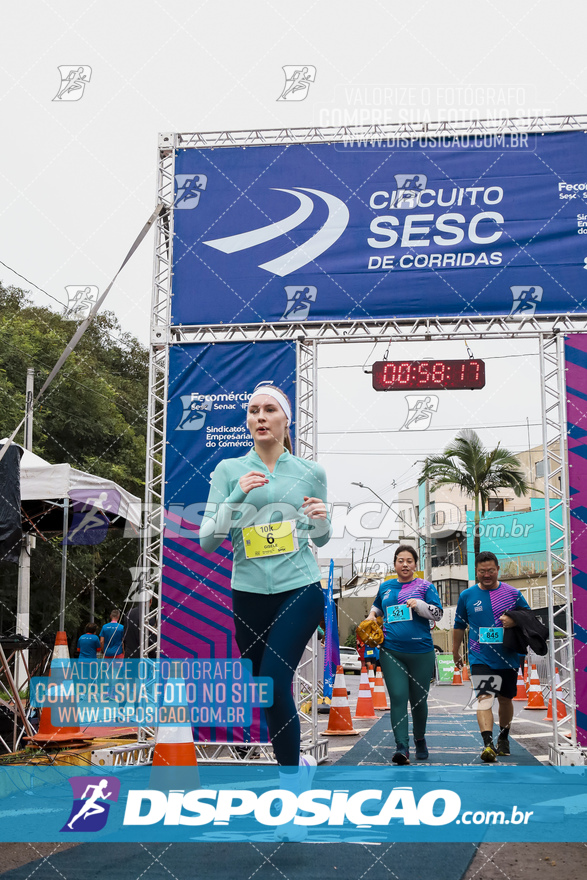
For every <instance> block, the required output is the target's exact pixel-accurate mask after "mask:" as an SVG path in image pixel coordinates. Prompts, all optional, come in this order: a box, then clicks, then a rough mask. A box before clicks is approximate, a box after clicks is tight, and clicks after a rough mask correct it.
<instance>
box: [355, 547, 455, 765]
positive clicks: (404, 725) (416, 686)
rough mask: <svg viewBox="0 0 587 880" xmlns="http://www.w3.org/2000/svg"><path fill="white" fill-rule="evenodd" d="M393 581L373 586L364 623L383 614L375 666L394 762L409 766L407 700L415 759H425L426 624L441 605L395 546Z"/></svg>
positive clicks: (429, 651) (409, 552)
mask: <svg viewBox="0 0 587 880" xmlns="http://www.w3.org/2000/svg"><path fill="white" fill-rule="evenodd" d="M393 563H394V566H395V571H396V575H397V577H395V578H393V579H391V578H388V579H386V580H385V581H383V583H382V584H381V586H380V587H379V592H378V593H377V596H376V598H375V601H374V602H373V607H372V608H371V611H370V613H369V616H368V618H367V620H375V619H376V618H377V617H381V616H383V636H384V638H383V643H382V645H381V646H380V651H379V662H380V664H381V670H382V672H383V678H384V679H385V684H386V685H387V690H388V691H389V702H390V707H391V712H390V714H391V727H392V730H393V734H394V737H395V754H394V755H393V757H392V761H393V762H394V763H395V764H400V765H401V764H409V763H410V752H409V746H408V740H409V738H408V700H409V701H410V706H411V709H412V722H413V733H414V740H415V745H416V758H417V759H418V760H419V761H425V760H426V759H427V758H428V756H429V755H428V746H427V745H426V722H427V720H428V691H429V690H430V680H431V679H432V677H433V676H434V663H435V653H434V644H433V642H432V634H431V632H430V621H431V620H434V621H437V620H440V619H441V617H442V604H441V602H440V597H439V595H438V593H437V591H436V587H435V586H434V585H433V584H431V583H429V582H428V581H424V580H422V579H421V578H416V577H414V572H415V570H416V565H417V564H418V555H417V553H416V551H415V549H414V548H413V547H412V546H410V545H409V544H400V546H399V547H398V548H397V550H396V551H395V556H394V559H393Z"/></svg>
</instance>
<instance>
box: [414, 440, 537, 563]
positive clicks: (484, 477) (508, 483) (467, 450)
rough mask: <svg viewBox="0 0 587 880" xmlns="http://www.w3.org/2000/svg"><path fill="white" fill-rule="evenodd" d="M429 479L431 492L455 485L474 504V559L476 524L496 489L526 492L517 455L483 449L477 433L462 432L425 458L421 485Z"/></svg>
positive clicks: (477, 544) (477, 547) (478, 544)
mask: <svg viewBox="0 0 587 880" xmlns="http://www.w3.org/2000/svg"><path fill="white" fill-rule="evenodd" d="M426 478H428V479H429V480H430V489H431V490H432V491H433V490H434V489H437V488H438V487H439V486H443V485H447V484H448V485H453V486H458V487H459V488H460V489H461V491H462V492H464V493H465V494H466V495H468V496H469V497H470V498H472V499H473V500H474V502H475V539H474V552H475V556H477V554H478V553H479V552H480V549H481V537H480V534H479V524H480V518H481V516H484V515H485V508H486V507H487V501H488V500H489V498H490V496H491V495H492V494H493V495H496V494H497V491H496V490H497V489H504V488H507V489H513V491H514V494H515V495H518V496H520V495H524V494H525V493H526V492H527V491H528V485H527V483H526V480H525V477H524V474H523V472H522V470H521V469H520V462H519V461H518V459H517V457H516V455H515V454H514V453H513V452H510V451H509V450H508V449H503V448H502V447H501V446H500V445H499V444H498V445H497V446H496V447H495V449H491V450H489V449H486V448H485V447H484V446H483V444H482V442H481V438H480V437H479V435H478V434H477V433H476V431H471V430H469V429H466V430H464V431H461V433H460V434H458V435H457V436H456V437H455V439H454V440H453V441H452V442H451V443H449V444H448V446H447V447H446V449H445V450H444V452H442V453H441V454H440V455H432V456H430V457H429V458H427V459H426V463H425V466H424V468H423V470H422V474H421V476H420V482H423V481H424V480H425V479H426Z"/></svg>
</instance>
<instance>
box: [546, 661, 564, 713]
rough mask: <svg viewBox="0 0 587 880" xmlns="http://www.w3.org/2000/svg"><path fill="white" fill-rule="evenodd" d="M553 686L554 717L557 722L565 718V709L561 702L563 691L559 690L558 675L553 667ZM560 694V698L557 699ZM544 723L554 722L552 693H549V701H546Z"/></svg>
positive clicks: (559, 681)
mask: <svg viewBox="0 0 587 880" xmlns="http://www.w3.org/2000/svg"><path fill="white" fill-rule="evenodd" d="M554 668H555V684H556V717H557V719H558V720H559V721H561V720H562V719H563V718H566V717H567V712H566V709H565V704H564V703H563V701H562V697H563V689H562V688H561V679H560V675H559V674H558V668H557V667H556V666H555V667H554ZM559 694H560V697H559ZM545 720H546V721H554V718H553V715H552V691H551V692H550V699H549V701H548V711H547V712H546V719H545Z"/></svg>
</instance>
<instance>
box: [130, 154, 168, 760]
mask: <svg viewBox="0 0 587 880" xmlns="http://www.w3.org/2000/svg"><path fill="white" fill-rule="evenodd" d="M174 198H175V154H174V151H173V150H170V149H168V148H167V147H166V144H165V141H164V139H160V144H159V161H158V168H157V202H158V204H163V205H164V206H165V209H164V210H163V211H162V212H161V213H160V214H159V217H158V218H157V225H156V228H155V250H154V255H153V294H152V303H151V347H150V357H149V392H148V409H147V458H146V467H145V503H144V509H143V523H142V530H141V570H140V574H139V593H138V598H139V602H140V604H139V608H140V614H139V630H140V656H141V657H153V656H155V655H156V656H157V657H158V656H159V651H160V643H161V572H162V567H163V533H164V528H165V524H164V517H163V510H164V488H165V423H166V415H167V386H168V374H169V324H170V320H171V276H172V262H171V261H172V241H173V211H172V206H173V200H174ZM153 597H154V598H155V600H156V601H155V602H153V603H152V602H151V601H150V600H151V598H153ZM153 732H154V731H153V730H152V729H151V728H146V727H139V731H138V739H139V742H141V743H145V742H146V741H147V740H148V739H149V737H151V736H152V735H153Z"/></svg>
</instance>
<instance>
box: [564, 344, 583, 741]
mask: <svg viewBox="0 0 587 880" xmlns="http://www.w3.org/2000/svg"><path fill="white" fill-rule="evenodd" d="M565 360H566V366H567V374H566V375H567V422H568V450H569V496H570V521H571V555H572V560H573V626H574V643H575V658H574V663H575V691H576V700H577V741H578V743H579V745H580V746H587V335H584V334H580V333H576V334H572V335H571V336H569V337H568V339H567V340H566V345H565Z"/></svg>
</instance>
